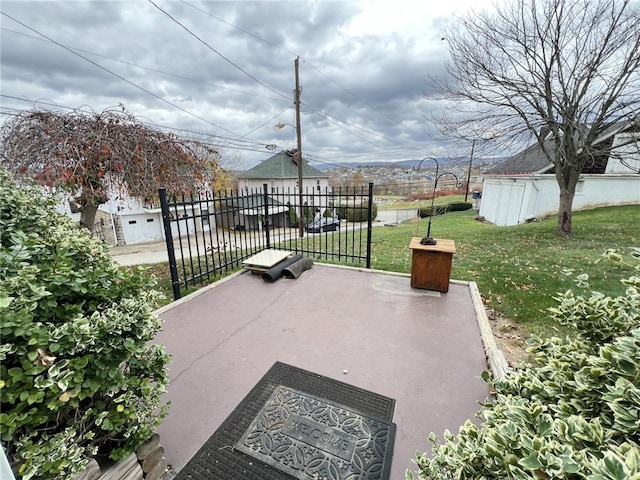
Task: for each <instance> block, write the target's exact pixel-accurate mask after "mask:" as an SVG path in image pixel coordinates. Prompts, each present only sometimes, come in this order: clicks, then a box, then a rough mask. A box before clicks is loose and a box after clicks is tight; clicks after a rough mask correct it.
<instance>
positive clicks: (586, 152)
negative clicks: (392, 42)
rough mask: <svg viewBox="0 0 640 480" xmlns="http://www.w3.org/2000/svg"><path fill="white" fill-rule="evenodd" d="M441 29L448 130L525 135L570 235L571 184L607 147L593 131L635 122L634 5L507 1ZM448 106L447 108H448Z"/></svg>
mask: <svg viewBox="0 0 640 480" xmlns="http://www.w3.org/2000/svg"><path fill="white" fill-rule="evenodd" d="M463 20H464V21H463V22H461V23H460V25H459V26H458V27H455V28H453V29H451V30H449V31H447V32H445V34H444V37H443V40H446V42H447V44H448V48H449V52H450V56H451V60H450V62H449V63H448V64H447V70H448V73H449V75H450V80H448V81H445V82H439V83H438V84H437V87H438V89H439V92H440V95H441V98H442V99H444V100H446V101H448V102H449V112H451V111H454V112H455V113H453V114H451V115H450V116H449V119H448V123H449V125H448V128H449V129H450V128H451V127H452V126H453V127H455V129H457V130H458V131H462V132H465V134H464V135H465V136H467V137H469V132H474V131H475V132H479V133H478V134H479V135H481V132H487V131H489V130H490V131H491V132H492V134H493V135H497V136H501V137H502V138H509V139H512V140H514V139H519V140H520V141H524V140H525V139H529V140H530V139H531V138H535V140H536V141H537V143H538V145H539V146H540V148H541V150H542V151H543V152H544V155H545V156H546V158H547V159H548V160H549V162H550V163H551V164H553V165H554V169H555V175H556V179H557V181H558V185H559V187H560V199H559V211H558V229H557V232H558V234H559V235H561V236H570V235H571V234H572V225H571V213H572V205H573V199H574V195H575V191H576V185H577V183H578V180H579V178H580V174H581V173H582V172H583V170H584V168H585V166H586V165H589V163H590V162H595V161H596V160H597V159H599V158H607V156H609V155H611V142H600V141H599V139H600V138H602V136H603V135H604V134H605V133H607V132H611V131H612V129H614V128H616V126H618V125H620V124H621V123H626V124H629V123H635V124H636V126H637V125H638V123H637V122H638V109H639V107H640V70H639V67H640V10H639V5H638V2H632V1H630V0H621V1H618V0H572V1H566V0H513V1H511V2H507V3H506V4H505V5H504V6H502V7H498V9H497V12H496V13H495V14H493V15H491V14H487V13H482V14H477V15H469V16H467V17H466V18H464V19H463ZM456 107H457V111H456Z"/></svg>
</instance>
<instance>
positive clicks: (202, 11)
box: [182, 0, 393, 120]
mask: <svg viewBox="0 0 640 480" xmlns="http://www.w3.org/2000/svg"><path fill="white" fill-rule="evenodd" d="M182 3H184V4H185V5H188V6H189V7H191V8H193V9H195V10H198V11H199V12H201V13H204V14H205V15H208V16H209V17H211V18H213V19H215V20H217V21H218V22H220V23H224V24H225V25H228V26H230V27H232V28H235V29H236V30H238V31H240V32H242V33H245V34H247V35H249V36H251V37H253V38H255V39H256V40H259V41H261V42H262V43H265V44H267V45H270V46H272V47H275V48H277V49H278V50H282V51H283V52H286V53H289V54H291V55H292V56H300V55H298V54H296V53H294V52H291V51H290V50H287V49H284V48H282V47H281V46H280V45H277V44H275V43H273V42H271V41H269V40H266V39H264V38H262V37H260V36H259V35H256V34H254V33H251V32H249V31H248V30H245V29H244V28H241V27H239V26H237V25H234V24H233V23H231V22H227V21H226V20H223V19H222V18H220V17H217V16H215V15H213V14H212V13H210V12H207V11H206V10H203V9H201V8H199V7H196V6H195V5H192V4H190V3H189V2H187V1H186V0H182ZM301 58H302V61H303V62H304V63H306V64H308V65H309V66H310V67H311V68H313V69H314V70H315V71H316V72H318V73H319V74H320V75H322V76H323V77H325V78H326V79H327V80H329V81H330V82H331V83H333V84H335V85H336V86H337V87H338V88H340V89H341V90H342V91H344V92H345V93H347V94H349V95H351V96H352V97H353V98H355V99H357V100H358V101H360V102H362V103H363V104H364V105H366V106H367V107H369V108H371V109H372V110H374V111H375V112H377V113H379V114H380V115H382V116H384V117H386V118H388V119H389V120H393V119H392V118H391V117H389V116H388V115H387V114H386V113H384V112H382V111H380V110H379V109H377V108H375V107H374V106H372V105H371V104H369V103H368V102H367V101H366V100H364V99H362V98H360V97H359V96H357V95H356V94H355V93H353V92H351V91H350V90H348V89H347V88H345V87H343V86H342V85H341V84H340V83H339V82H338V81H337V80H335V79H333V78H331V77H330V76H329V75H327V74H325V73H324V72H322V71H321V70H320V69H319V68H318V67H316V66H315V65H313V64H312V63H310V62H307V61H306V60H305V59H304V57H301Z"/></svg>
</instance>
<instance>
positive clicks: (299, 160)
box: [293, 57, 304, 238]
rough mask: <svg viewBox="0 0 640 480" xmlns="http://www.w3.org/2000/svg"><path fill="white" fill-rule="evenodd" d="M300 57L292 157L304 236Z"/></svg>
mask: <svg viewBox="0 0 640 480" xmlns="http://www.w3.org/2000/svg"><path fill="white" fill-rule="evenodd" d="M299 59H300V57H297V58H296V60H295V62H294V66H295V71H296V91H295V93H294V99H293V103H294V105H295V106H296V134H297V136H298V152H297V153H296V156H295V157H294V159H296V164H297V165H298V202H299V203H300V219H299V220H298V226H299V227H300V228H299V230H300V232H299V234H300V238H302V237H304V225H303V224H302V222H303V221H304V205H303V203H302V130H301V129H300V93H301V92H300V77H299V75H298V61H299Z"/></svg>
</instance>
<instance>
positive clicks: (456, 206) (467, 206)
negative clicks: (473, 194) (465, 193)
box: [447, 202, 473, 212]
mask: <svg viewBox="0 0 640 480" xmlns="http://www.w3.org/2000/svg"><path fill="white" fill-rule="evenodd" d="M447 207H449V211H450V212H462V211H464V210H471V209H472V208H473V204H471V203H470V202H451V203H449V204H447Z"/></svg>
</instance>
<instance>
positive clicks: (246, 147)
mask: <svg viewBox="0 0 640 480" xmlns="http://www.w3.org/2000/svg"><path fill="white" fill-rule="evenodd" d="M0 97H4V98H9V99H12V100H19V101H22V102H26V103H29V104H31V105H32V106H34V108H35V107H36V106H37V105H46V106H51V107H56V108H60V109H63V110H70V111H74V112H81V113H88V114H92V113H95V111H94V110H92V109H91V108H89V107H88V108H86V109H83V108H76V107H69V106H65V105H60V104H59V103H55V102H50V101H45V100H29V99H26V98H21V97H16V96H13V95H6V94H0ZM2 108H4V109H6V110H11V111H14V112H23V111H24V109H18V108H10V107H2ZM3 114H4V115H12V116H16V115H18V114H16V113H3ZM138 121H140V120H139V119H138ZM140 123H142V124H143V125H147V126H151V127H156V128H161V129H164V130H166V131H169V132H183V133H184V134H192V135H198V136H202V135H206V136H209V137H214V138H216V139H220V140H221V141H227V142H234V143H236V145H229V144H223V143H221V144H216V143H208V145H212V146H220V147H223V148H234V149H239V150H246V151H251V152H263V151H264V149H265V148H267V147H268V146H269V145H267V144H264V143H260V142H256V141H254V140H243V139H242V137H240V138H230V137H223V136H220V135H212V134H203V133H202V132H197V131H195V130H189V129H185V128H176V127H169V126H167V125H160V124H158V123H155V122H143V121H140ZM243 144H244V146H243ZM249 147H261V148H249Z"/></svg>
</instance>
